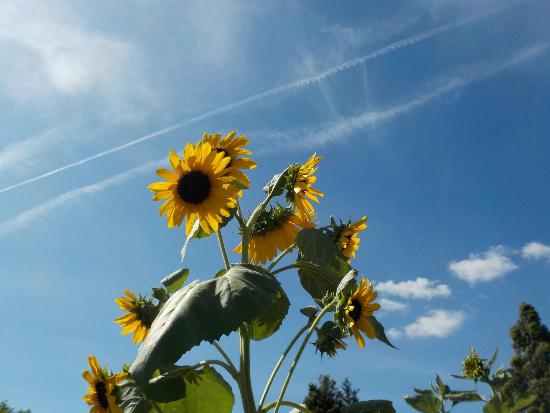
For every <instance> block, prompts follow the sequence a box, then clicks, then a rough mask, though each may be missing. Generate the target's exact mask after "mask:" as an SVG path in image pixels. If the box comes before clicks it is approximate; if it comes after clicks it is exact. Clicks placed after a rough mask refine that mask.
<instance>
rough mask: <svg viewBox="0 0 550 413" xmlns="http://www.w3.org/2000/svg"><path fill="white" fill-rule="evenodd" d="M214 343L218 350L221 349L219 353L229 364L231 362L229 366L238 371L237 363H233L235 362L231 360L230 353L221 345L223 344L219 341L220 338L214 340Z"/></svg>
mask: <svg viewBox="0 0 550 413" xmlns="http://www.w3.org/2000/svg"><path fill="white" fill-rule="evenodd" d="M212 345H213V346H214V347H215V348H216V350H218V351H219V353H220V354H221V355H222V357H223V358H224V359H225V361H227V364H229V367H231V368H232V369H233V370H234V371H237V368H236V367H235V365H234V364H233V362H232V361H231V358H230V357H229V355H228V354H227V353H226V352H225V350H224V349H223V347H222V346H221V344H220V343H219V342H218V340H214V341H213V342H212Z"/></svg>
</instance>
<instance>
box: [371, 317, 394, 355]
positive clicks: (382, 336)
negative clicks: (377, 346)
mask: <svg viewBox="0 0 550 413" xmlns="http://www.w3.org/2000/svg"><path fill="white" fill-rule="evenodd" d="M367 320H369V322H370V323H371V324H372V326H373V327H374V332H375V333H376V338H377V339H378V340H380V341H381V342H382V343H384V344H387V345H388V346H390V347H393V348H395V349H397V350H399V349H398V348H397V347H395V346H394V345H393V344H392V343H390V340H388V337H386V332H385V331H384V326H383V325H382V324H381V323H380V322H379V321H378V320H377V319H376V317H375V316H373V315H371V316H370V317H367Z"/></svg>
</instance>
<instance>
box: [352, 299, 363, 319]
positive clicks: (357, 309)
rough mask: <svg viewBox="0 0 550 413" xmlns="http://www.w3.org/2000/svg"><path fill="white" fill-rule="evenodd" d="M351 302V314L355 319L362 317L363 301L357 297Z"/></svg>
mask: <svg viewBox="0 0 550 413" xmlns="http://www.w3.org/2000/svg"><path fill="white" fill-rule="evenodd" d="M351 304H352V305H353V310H351V312H350V314H349V316H350V317H351V319H352V320H353V321H357V320H359V318H361V309H362V307H361V303H360V302H359V300H357V299H353V300H351Z"/></svg>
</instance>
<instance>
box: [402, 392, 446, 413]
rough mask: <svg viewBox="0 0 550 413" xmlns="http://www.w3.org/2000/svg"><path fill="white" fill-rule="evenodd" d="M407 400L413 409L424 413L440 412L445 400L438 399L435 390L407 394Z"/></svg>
mask: <svg viewBox="0 0 550 413" xmlns="http://www.w3.org/2000/svg"><path fill="white" fill-rule="evenodd" d="M405 402H406V403H407V404H408V405H409V406H411V407H412V408H413V409H415V410H418V411H419V412H423V413H439V412H440V411H441V406H442V405H443V400H441V399H438V398H437V397H436V396H435V394H434V393H433V392H427V393H422V394H418V395H415V396H405Z"/></svg>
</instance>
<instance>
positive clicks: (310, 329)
mask: <svg viewBox="0 0 550 413" xmlns="http://www.w3.org/2000/svg"><path fill="white" fill-rule="evenodd" d="M334 304H336V299H334V300H332V301H331V302H330V303H329V304H328V305H326V306H325V308H323V309H322V310H321V312H320V313H319V314H318V315H317V317H315V320H313V323H311V325H310V327H309V330H308V332H307V334H306V336H305V337H304V339H303V341H302V344H301V345H300V348H299V349H298V353H296V357H294V360H292V364H291V365H290V369H289V370H288V373H287V375H286V378H285V382H284V383H283V387H282V388H281V393H280V394H279V399H278V400H277V403H276V405H275V413H277V412H278V411H279V407H280V406H281V402H282V401H283V397H284V395H285V393H286V389H287V387H288V385H289V383H290V379H291V378H292V374H294V370H295V369H296V366H297V365H298V362H299V361H300V357H301V356H302V353H303V352H304V349H305V348H306V344H307V341H308V340H309V338H310V337H311V335H312V334H313V332H314V331H315V327H316V326H317V324H319V322H320V321H321V319H322V318H323V316H324V315H325V314H326V313H327V312H328V311H329V310H330V309H331V308H332V307H333V306H334Z"/></svg>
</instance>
